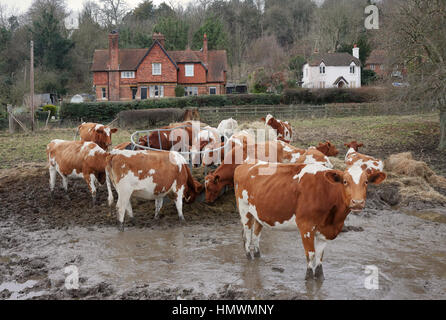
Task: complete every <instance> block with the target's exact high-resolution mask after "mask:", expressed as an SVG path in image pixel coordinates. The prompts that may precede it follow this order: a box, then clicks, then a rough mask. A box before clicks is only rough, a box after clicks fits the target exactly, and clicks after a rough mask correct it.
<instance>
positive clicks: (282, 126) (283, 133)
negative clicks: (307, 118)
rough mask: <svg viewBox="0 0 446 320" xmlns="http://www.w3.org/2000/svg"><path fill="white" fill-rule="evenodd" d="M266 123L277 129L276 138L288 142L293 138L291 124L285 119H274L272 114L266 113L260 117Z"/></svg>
mask: <svg viewBox="0 0 446 320" xmlns="http://www.w3.org/2000/svg"><path fill="white" fill-rule="evenodd" d="M260 120H261V121H263V122H264V123H265V124H266V125H268V126H270V127H271V128H273V129H275V130H276V131H277V139H278V140H281V141H284V142H286V143H290V142H291V140H292V138H293V130H292V128H291V125H290V124H289V123H288V122H287V121H281V120H278V119H275V118H274V117H273V116H272V115H270V114H268V115H267V116H266V118H261V119H260Z"/></svg>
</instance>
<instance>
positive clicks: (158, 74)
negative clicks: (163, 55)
mask: <svg viewBox="0 0 446 320" xmlns="http://www.w3.org/2000/svg"><path fill="white" fill-rule="evenodd" d="M155 66H156V67H155ZM158 66H159V72H156V71H157V70H156V69H157V68H158ZM161 67H162V66H161V63H159V62H154V63H152V76H160V75H161Z"/></svg>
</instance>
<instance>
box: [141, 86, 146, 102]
mask: <svg viewBox="0 0 446 320" xmlns="http://www.w3.org/2000/svg"><path fill="white" fill-rule="evenodd" d="M145 99H147V87H141V100H145Z"/></svg>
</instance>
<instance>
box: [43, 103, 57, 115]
mask: <svg viewBox="0 0 446 320" xmlns="http://www.w3.org/2000/svg"><path fill="white" fill-rule="evenodd" d="M42 109H43V111H45V113H47V112H48V110H49V111H51V114H50V117H53V116H56V113H57V107H56V106H54V105H52V104H47V105H46V106H43V107H42Z"/></svg>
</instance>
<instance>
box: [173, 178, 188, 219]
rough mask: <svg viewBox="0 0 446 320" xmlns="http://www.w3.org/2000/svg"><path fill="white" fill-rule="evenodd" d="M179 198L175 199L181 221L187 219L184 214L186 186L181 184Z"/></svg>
mask: <svg viewBox="0 0 446 320" xmlns="http://www.w3.org/2000/svg"><path fill="white" fill-rule="evenodd" d="M176 193H177V198H176V199H175V206H176V207H177V211H178V217H179V218H180V221H181V222H184V221H186V220H185V219H184V216H183V193H184V186H181V188H179V189H178V190H177V192H176Z"/></svg>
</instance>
